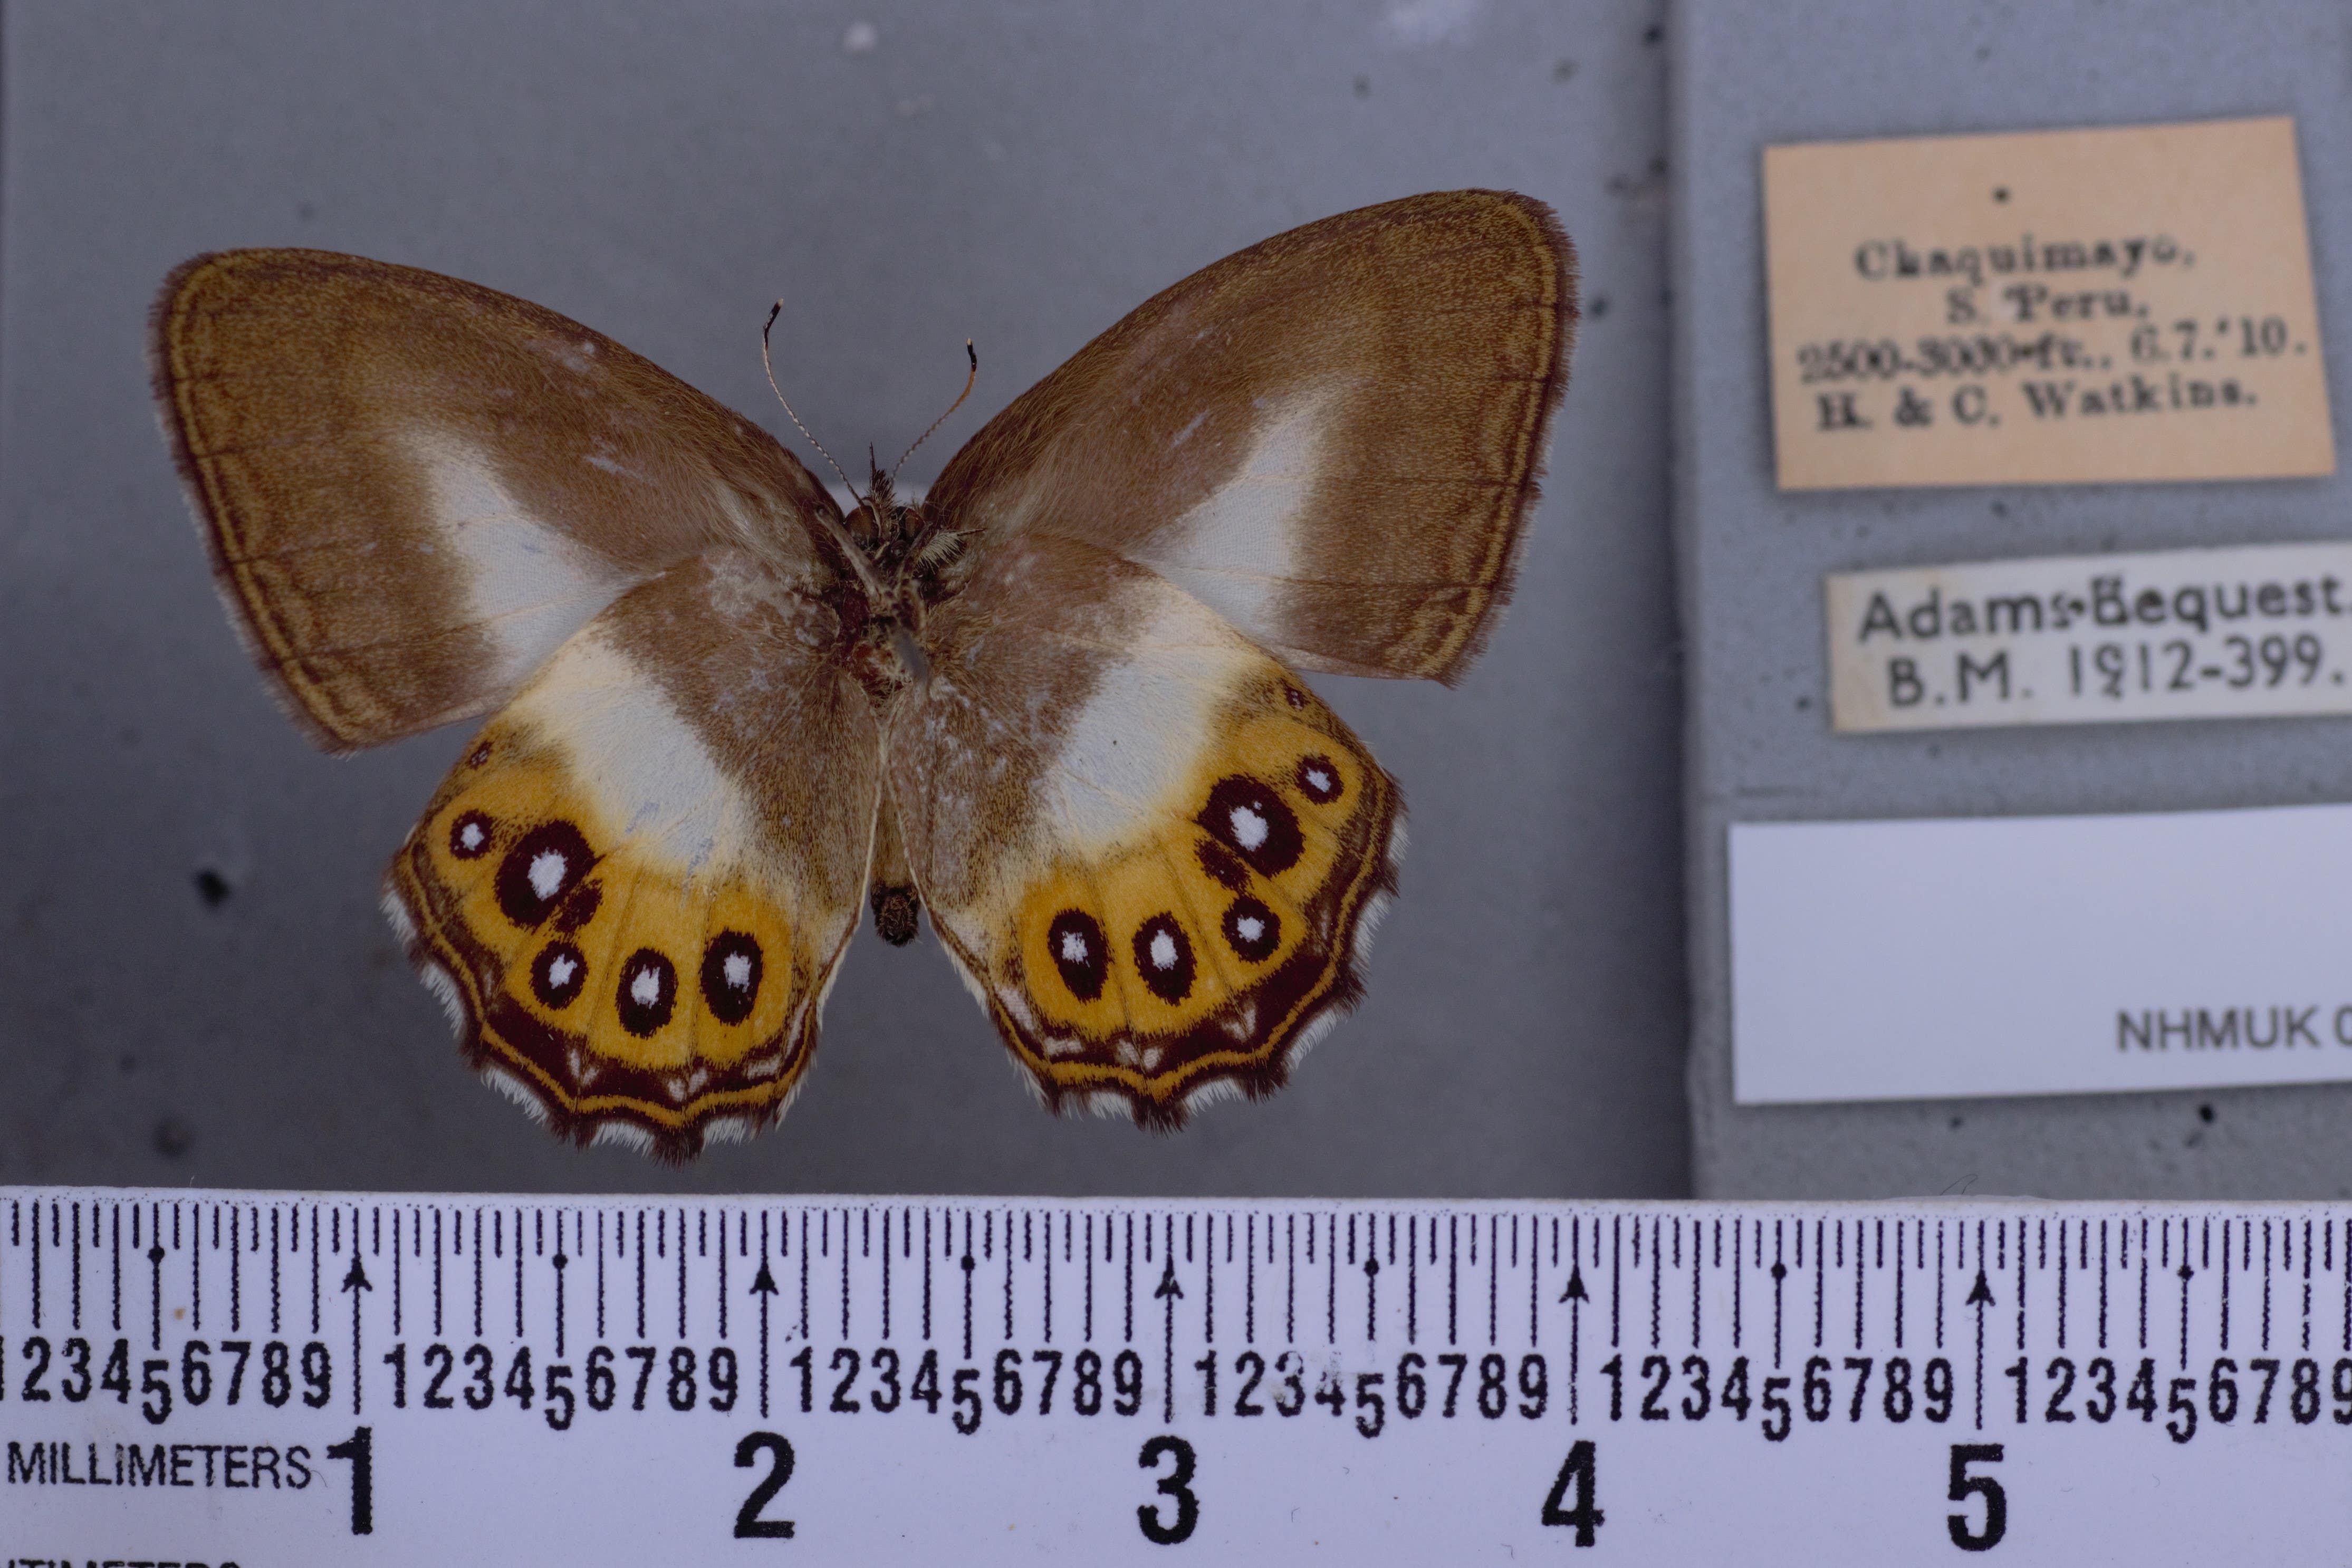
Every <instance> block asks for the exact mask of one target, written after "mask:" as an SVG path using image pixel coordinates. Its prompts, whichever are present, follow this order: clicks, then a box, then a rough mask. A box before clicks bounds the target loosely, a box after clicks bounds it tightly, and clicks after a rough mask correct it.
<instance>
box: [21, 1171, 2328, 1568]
mask: <svg viewBox="0 0 2352 1568" xmlns="http://www.w3.org/2000/svg"><path fill="white" fill-rule="evenodd" d="M0 1450H5V1466H6V1469H5V1479H0V1564H5V1568H25V1565H31V1564H41V1565H44V1568H47V1565H49V1564H68V1563H70V1564H74V1565H76V1568H83V1565H85V1564H114V1565H118V1568H121V1565H129V1564H147V1565H159V1564H181V1565H189V1568H193V1565H203V1568H224V1565H226V1564H231V1563H234V1564H237V1565H239V1568H286V1565H291V1564H306V1565H307V1564H337V1563H403V1564H406V1563H435V1562H499V1563H552V1564H583V1565H584V1564H603V1563H615V1564H618V1563H632V1564H634V1563H649V1562H665V1563H667V1562H685V1561H692V1562H696V1563H746V1564H779V1565H785V1564H794V1563H846V1562H860V1563H936V1562H944V1561H955V1562H959V1563H999V1562H1004V1563H1011V1562H1023V1563H1031V1562H1038V1561H1071V1562H1078V1561H1084V1562H1087V1563H1127V1562H1135V1563H1184V1562H1187V1561H1197V1562H1200V1563H1220V1564H1223V1563H1277V1562H1279V1563H1292V1562H1297V1561H1302V1560H1309V1559H1315V1558H1324V1559H1328V1560H1330V1561H1334V1562H1353V1563H1364V1562H1437V1561H1445V1562H1487V1561H1493V1562H1516V1563H1527V1562H1565V1563H1584V1562H1591V1563H1601V1562H1606V1561H1620V1562H1645V1563H1654V1562H1664V1561H1685V1562H1697V1561H1717V1562H1738V1563H1822V1562H1830V1561H1840V1562H1862V1561H1869V1562H1878V1563H1930V1562H1942V1561H1958V1560H1959V1559H1960V1558H1963V1557H1976V1556H1979V1555H1981V1556H1984V1557H1986V1558H1987V1559H1988V1560H1990V1561H1993V1562H1999V1563H2085V1562H2118V1563H2123V1562H2128V1563H2200V1564H2220V1563H2234V1562H2245V1561H2255V1560H2262V1559H2264V1558H2267V1559H2268V1560H2271V1561H2282V1562H2298V1563H2300V1562H2319V1561H2327V1562H2338V1561H2342V1560H2344V1558H2345V1557H2346V1556H2347V1553H2352V1544H2347V1543H2352V1485H2347V1479H2348V1478H2352V1206H2325V1205H2273V1206H2212V1205H2197V1206H2186V1207H2182V1206H2170V1207H2167V1206H2142V1205H2113V1204H2041V1203H2034V1202H2031V1201H2026V1200H1984V1201H1969V1202H1937V1203H1924V1204H1895V1205H1803V1204H1790V1205H1720V1206H1718V1205H1697V1204H1561V1203H1502V1204H1495V1203H1478V1204H1439V1203H1386V1202H1381V1203H1373V1202H1363V1203H1349V1202H1287V1201H1286V1202H1263V1203H1228V1202H1213V1203H1200V1202H1124V1201H1087V1202H1061V1201H1046V1200H1035V1201H1025V1200H1005V1199H977V1198H930V1199H908V1198H870V1199H868V1198H832V1199H823V1200H819V1199H813V1198H760V1199H752V1198H715V1199H693V1200H667V1199H665V1200H650V1199H621V1198H569V1197H554V1198H550V1197H483V1196H462V1197H460V1196H449V1197H423V1196H410V1195H372V1194H341V1195H335V1194H316V1195H287V1194H273V1193H232V1192H192V1191H186V1190H178V1191H133V1190H127V1189H81V1190H68V1189H43V1188H0Z"/></svg>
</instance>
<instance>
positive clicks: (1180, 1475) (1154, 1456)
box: [1135, 1437, 1201, 1546]
mask: <svg viewBox="0 0 2352 1568" xmlns="http://www.w3.org/2000/svg"><path fill="white" fill-rule="evenodd" d="M1163 1454H1164V1455H1171V1456H1173V1457H1174V1458H1175V1460H1176V1467H1175V1469H1171V1470H1170V1471H1169V1472H1168V1473H1167V1474H1166V1475H1164V1476H1161V1477H1160V1487H1159V1491H1160V1496H1161V1497H1172V1498H1174V1499H1175V1500H1176V1522H1175V1523H1173V1524H1169V1523H1166V1522H1164V1521H1162V1520H1161V1519H1160V1505H1159V1504H1157V1503H1150V1502H1147V1503H1140V1504H1138V1505H1137V1507H1136V1510H1135V1522H1136V1523H1138V1524H1139V1525H1141V1526H1142V1527H1143V1539H1144V1540H1146V1541H1149V1542H1151V1543H1152V1544H1153V1545H1155V1546H1173V1545H1175V1544H1176V1543H1177V1542H1180V1541H1189V1540H1191V1539H1192V1527H1193V1526H1194V1525H1196V1524H1198V1523H1200V1522H1201V1500H1200V1499H1199V1498H1196V1497H1194V1496H1193V1495H1192V1464H1193V1457H1192V1444H1190V1443H1188V1442H1186V1441H1185V1440H1184V1439H1183V1438H1181V1437H1154V1438H1152V1439H1151V1440H1150V1442H1148V1443H1146V1444H1144V1445H1143V1452H1142V1453H1140V1454H1139V1455H1137V1456H1136V1460H1135V1462H1136V1464H1137V1465H1138V1466H1139V1468H1141V1469H1147V1470H1149V1469H1157V1468H1158V1467H1159V1464H1160V1456H1162V1455H1163Z"/></svg>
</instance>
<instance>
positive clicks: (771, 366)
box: [760, 299, 863, 500]
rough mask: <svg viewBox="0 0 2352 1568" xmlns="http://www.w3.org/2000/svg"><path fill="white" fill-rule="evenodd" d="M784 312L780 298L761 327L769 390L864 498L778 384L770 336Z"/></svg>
mask: <svg viewBox="0 0 2352 1568" xmlns="http://www.w3.org/2000/svg"><path fill="white" fill-rule="evenodd" d="M783 313H784V302H783V301H782V300H781V299H779V300H777V301H776V302H775V304H774V305H772V306H771V307H769V309H768V320H767V324H766V325H765V326H763V327H761V329H760V367H761V369H762V370H764V371H767V372H768V390H769V391H770V392H774V393H775V394H776V401H777V402H780V403H782V404H783V405H784V417H785V418H787V419H789V420H791V421H792V422H793V429H794V430H797V431H799V432H800V433H801V439H803V441H806V442H807V443H808V444H810V445H811V446H814V447H815V448H816V450H817V455H818V456H820V457H823V458H824V460H825V462H826V463H827V464H829V465H831V466H832V468H833V471H834V473H835V474H836V475H839V476H840V478H841V487H842V488H843V489H845V490H846V491H848V492H849V494H850V497H851V498H852V499H853V500H862V499H863V497H860V496H859V495H858V494H857V486H855V485H853V484H851V483H850V482H849V476H848V475H846V474H843V473H842V472H841V465H840V464H838V463H835V462H834V461H833V454H832V453H830V452H827V451H826V450H825V449H824V442H822V441H819V440H818V439H817V438H816V437H815V436H814V435H811V434H809V427H808V426H807V425H805V424H803V423H801V416H800V415H799V414H797V413H793V404H792V400H791V399H790V398H788V397H786V396H785V395H784V390H783V388H782V387H780V386H778V385H777V384H776V365H775V361H774V360H773V359H772V357H771V355H770V351H769V348H768V337H769V334H771V333H772V332H773V331H774V330H775V329H776V318H777V317H779V316H781V315H782V314H783Z"/></svg>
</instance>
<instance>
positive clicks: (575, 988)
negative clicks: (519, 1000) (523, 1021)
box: [530, 942, 588, 1012]
mask: <svg viewBox="0 0 2352 1568" xmlns="http://www.w3.org/2000/svg"><path fill="white" fill-rule="evenodd" d="M587 988H588V960H587V959H586V958H585V957H583V956H582V955H581V952H580V949H579V948H577V947H574V946H572V944H571V943H569V942H551V943H549V944H548V945H547V946H545V947H542V948H541V949H540V954H539V956H538V957H536V958H534V959H532V960H531V961H530V994H531V995H532V996H535V997H537V998H539V999H540V1003H541V1006H543V1007H545V1008H547V1009H549V1010H551V1011H553V1012H562V1010H563V1009H565V1008H568V1007H570V1006H571V1005H572V1003H573V1002H575V1001H577V1000H578V999H579V998H580V993H581V992H582V991H583V990H585V989H587Z"/></svg>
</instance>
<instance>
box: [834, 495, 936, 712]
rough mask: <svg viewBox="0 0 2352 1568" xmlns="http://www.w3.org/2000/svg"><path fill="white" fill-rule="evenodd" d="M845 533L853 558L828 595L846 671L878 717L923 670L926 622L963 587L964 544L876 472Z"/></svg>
mask: <svg viewBox="0 0 2352 1568" xmlns="http://www.w3.org/2000/svg"><path fill="white" fill-rule="evenodd" d="M844 534H845V541H844V542H845V548H846V550H847V551H849V552H854V555H855V559H845V560H844V561H843V562H842V563H841V564H842V565H843V566H845V567H846V568H847V569H848V570H845V571H842V572H840V573H839V575H837V576H836V577H835V580H834V582H833V585H832V587H831V588H830V589H829V590H828V591H827V594H826V597H827V599H828V600H829V601H831V603H832V605H833V608H834V612H835V614H836V615H838V616H839V617H840V619H841V628H842V635H843V639H844V642H845V645H846V652H845V657H846V660H847V663H848V664H849V668H850V670H851V671H852V672H853V673H854V674H856V677H857V680H858V683H859V684H860V685H863V686H864V687H865V689H866V695H867V696H868V697H869V698H870V699H871V700H872V701H873V703H874V706H875V708H876V710H877V712H878V711H880V710H882V709H884V708H886V707H887V706H889V704H890V702H891V700H892V699H893V698H895V697H896V696H897V695H898V694H899V693H900V692H902V691H904V690H905V689H906V688H907V686H908V684H909V683H910V682H912V681H913V680H915V679H916V678H917V677H918V676H919V674H921V672H922V670H923V668H924V666H925V663H926V661H925V660H924V658H923V655H922V652H921V649H920V646H919V639H920V638H921V636H922V632H923V622H924V619H925V617H926V614H927V612H929V610H930V609H931V607H932V606H934V605H936V604H939V603H940V602H941V601H944V600H946V599H949V598H951V597H952V596H953V595H954V594H955V592H956V591H957V590H958V589H960V588H961V585H962V583H961V579H962V573H961V572H960V571H958V570H957V568H958V566H959V565H960V564H961V561H962V559H963V557H964V539H963V536H962V535H961V533H960V532H959V531H958V530H956V529H955V528H952V527H950V526H948V524H947V523H946V522H945V520H944V518H941V517H936V516H934V515H931V514H929V513H927V512H926V511H925V510H924V508H923V507H919V506H916V505H910V504H908V503H906V502H902V501H900V500H899V499H898V497H897V494H896V492H895V490H894V489H893V486H892V485H891V481H890V476H888V475H887V474H885V473H883V472H881V471H879V470H878V469H877V471H876V472H875V474H874V476H873V479H872V483H871V486H870V487H869V489H868V492H867V494H866V496H864V497H860V498H859V500H858V503H857V505H856V507H855V508H854V509H853V510H852V511H851V512H850V514H849V516H848V517H847V518H846V519H845V522H844Z"/></svg>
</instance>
